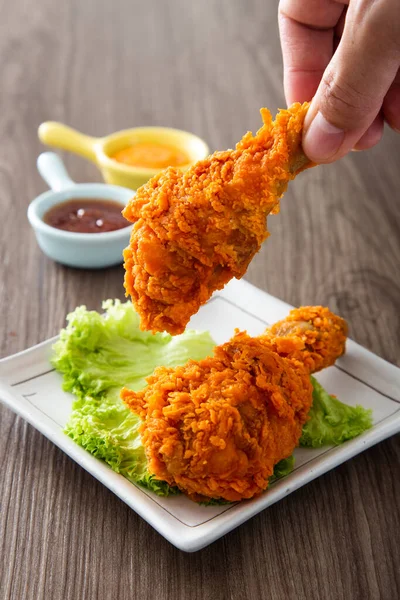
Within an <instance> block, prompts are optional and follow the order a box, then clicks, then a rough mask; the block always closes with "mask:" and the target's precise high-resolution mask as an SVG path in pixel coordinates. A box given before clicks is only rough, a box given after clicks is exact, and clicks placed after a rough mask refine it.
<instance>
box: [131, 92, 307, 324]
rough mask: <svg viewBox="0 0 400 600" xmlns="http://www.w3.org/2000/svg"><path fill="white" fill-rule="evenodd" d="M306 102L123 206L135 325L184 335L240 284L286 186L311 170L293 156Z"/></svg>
mask: <svg viewBox="0 0 400 600" xmlns="http://www.w3.org/2000/svg"><path fill="white" fill-rule="evenodd" d="M307 109H308V103H304V104H294V105H293V106H292V107H290V108H289V109H288V110H281V111H280V112H279V113H278V115H277V117H276V120H275V121H272V118H271V114H270V113H269V111H268V110H267V109H265V108H263V109H262V110H261V115H262V119H263V122H264V125H263V126H262V127H261V129H260V130H259V131H258V132H257V134H256V135H255V136H253V135H252V134H251V133H250V132H248V133H247V134H246V135H245V136H244V137H243V139H242V140H241V141H240V142H239V143H238V144H237V145H236V148H235V150H227V151H225V152H215V153H214V154H212V155H211V156H209V157H208V158H206V159H205V160H202V161H200V162H198V163H196V164H195V165H194V166H193V167H192V168H190V169H189V170H188V171H186V172H185V173H182V172H181V171H179V170H177V169H175V168H172V167H171V168H169V169H167V170H166V171H164V172H162V173H160V174H159V175H157V176H156V177H153V179H151V180H150V181H148V182H147V183H146V184H145V185H144V186H142V187H141V188H140V189H139V190H138V191H137V194H136V196H135V197H134V198H132V200H131V201H130V202H129V204H128V205H127V207H126V208H125V210H124V212H123V214H124V216H125V217H126V218H127V219H128V220H129V221H131V222H132V223H134V227H133V230H132V236H131V240H130V245H129V247H128V248H126V249H125V251H124V260H125V288H126V292H127V295H130V296H131V298H132V301H133V303H134V305H135V308H136V310H137V311H138V313H139V315H140V317H141V327H142V328H143V329H151V330H152V331H154V332H155V331H168V332H169V333H171V334H173V335H174V334H177V333H182V332H183V331H184V329H185V326H186V324H187V322H188V321H189V319H190V317H191V316H192V315H193V314H194V313H196V312H197V310H198V309H199V307H200V306H201V305H202V304H203V303H204V302H206V300H208V298H210V296H211V295H212V293H213V292H214V291H215V290H217V289H221V288H222V287H223V286H224V285H225V284H226V283H227V282H228V281H229V280H230V279H232V278H233V277H236V278H237V279H240V278H241V277H242V276H243V275H244V273H245V272H246V270H247V267H248V265H249V262H250V261H251V259H252V258H253V256H254V254H255V253H256V252H258V250H259V249H260V246H261V244H262V242H263V241H264V240H265V239H266V238H267V236H268V231H267V221H266V217H267V215H268V214H269V213H270V212H272V213H277V212H279V198H281V196H282V195H283V193H284V192H285V190H286V188H287V185H288V182H289V181H290V180H291V179H293V178H294V177H295V176H296V175H297V174H298V173H299V172H300V171H302V170H303V169H305V168H307V167H309V166H312V164H311V163H310V162H309V161H308V159H306V157H305V156H304V154H303V152H302V150H301V135H302V127H303V121H304V117H305V114H306V112H307Z"/></svg>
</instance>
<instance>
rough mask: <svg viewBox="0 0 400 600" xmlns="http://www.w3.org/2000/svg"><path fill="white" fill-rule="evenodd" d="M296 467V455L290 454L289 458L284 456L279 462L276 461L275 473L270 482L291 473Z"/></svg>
mask: <svg viewBox="0 0 400 600" xmlns="http://www.w3.org/2000/svg"><path fill="white" fill-rule="evenodd" d="M293 469H294V456H293V454H292V456H289V457H288V458H283V459H282V460H280V461H279V462H278V463H276V465H275V467H274V474H273V475H272V477H270V479H269V482H270V483H273V482H274V481H276V480H277V479H280V478H281V477H285V475H289V473H291V472H292V471H293Z"/></svg>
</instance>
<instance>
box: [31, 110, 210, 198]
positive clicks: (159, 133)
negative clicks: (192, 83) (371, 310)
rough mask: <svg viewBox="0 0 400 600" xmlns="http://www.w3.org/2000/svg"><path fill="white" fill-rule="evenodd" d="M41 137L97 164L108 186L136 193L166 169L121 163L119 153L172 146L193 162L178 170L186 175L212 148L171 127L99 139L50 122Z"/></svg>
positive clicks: (140, 129)
mask: <svg viewBox="0 0 400 600" xmlns="http://www.w3.org/2000/svg"><path fill="white" fill-rule="evenodd" d="M38 135H39V138H40V140H41V141H42V142H43V143H44V144H46V145H48V146H55V147H57V148H62V149H63V150H69V151H70V152H75V153H76V154H80V155H81V156H84V157H85V158H87V159H88V160H91V161H92V162H94V163H95V164H96V165H97V166H98V167H99V169H100V171H101V173H102V175H103V177H104V180H105V181H106V182H107V183H111V184H113V185H120V186H122V187H127V188H131V189H132V190H136V189H137V188H138V187H140V186H141V185H143V184H144V183H146V181H148V180H149V179H150V178H151V177H153V176H154V175H156V174H157V173H159V172H160V171H162V170H163V169H145V168H143V167H131V166H130V165H126V164H123V163H120V162H117V161H116V160H114V159H113V158H111V156H112V155H114V154H115V153H116V152H118V151H119V150H122V149H124V148H126V147H128V146H132V145H134V144H137V143H143V142H146V143H151V142H154V143H158V144H165V145H167V146H172V147H173V148H176V149H178V150H184V151H185V152H186V153H187V155H188V156H189V157H190V162H188V163H187V164H185V165H183V166H181V167H178V168H179V169H180V170H182V171H186V170H187V169H188V168H189V167H190V166H192V165H193V164H194V163H195V162H197V161H198V160H202V159H203V158H205V157H206V156H207V155H208V154H209V149H208V146H207V144H206V143H205V142H204V141H203V140H202V139H201V138H199V137H197V136H196V135H193V134H192V133H189V132H187V131H181V130H180V129H171V128H168V127H135V128H133V129H124V130H123V131H117V132H116V133H113V134H111V135H108V136H106V137H103V138H95V137H91V136H88V135H84V134H83V133H80V132H79V131H76V130H75V129H72V128H71V127H67V126H66V125H63V124H62V123H56V122H53V121H48V122H46V123H42V124H41V125H40V127H39V130H38Z"/></svg>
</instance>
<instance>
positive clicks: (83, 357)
mask: <svg viewBox="0 0 400 600" xmlns="http://www.w3.org/2000/svg"><path fill="white" fill-rule="evenodd" d="M103 308H104V310H105V315H101V314H99V313H98V312H96V311H94V310H92V311H88V310H86V307H85V306H79V307H78V308H77V309H76V310H74V312H72V313H70V314H69V315H68V316H67V321H68V325H67V327H66V328H65V329H63V330H62V331H61V333H60V338H59V340H58V341H57V342H56V343H55V344H54V346H53V351H54V355H53V358H52V360H51V362H52V364H53V366H54V367H55V368H56V369H57V371H59V372H60V373H62V374H63V376H64V382H63V389H64V390H66V391H68V392H72V393H73V394H75V395H76V396H81V395H82V394H89V395H90V396H93V397H97V396H99V395H100V394H102V393H103V392H105V391H108V390H109V389H110V388H119V389H120V388H121V387H123V386H127V387H129V388H130V389H133V390H139V389H141V388H143V387H144V386H145V385H146V381H145V379H146V377H148V376H149V375H151V373H152V372H153V371H154V368H155V367H156V366H160V365H163V366H165V367H174V366H177V365H182V364H184V363H185V362H186V361H187V360H188V359H189V358H192V359H194V360H200V359H202V358H205V357H206V356H207V355H209V354H211V353H212V350H213V347H214V346H215V342H214V341H213V339H212V338H211V336H210V334H209V333H208V332H202V333H199V332H197V331H190V330H189V331H185V333H183V334H182V335H178V336H175V337H172V336H171V335H169V334H168V333H156V334H155V335H153V334H152V333H150V332H148V331H141V330H140V328H139V321H140V319H139V316H138V314H137V313H136V312H135V310H134V308H133V306H132V304H131V303H130V302H125V303H121V302H120V301H119V300H115V301H113V300H106V301H105V302H103Z"/></svg>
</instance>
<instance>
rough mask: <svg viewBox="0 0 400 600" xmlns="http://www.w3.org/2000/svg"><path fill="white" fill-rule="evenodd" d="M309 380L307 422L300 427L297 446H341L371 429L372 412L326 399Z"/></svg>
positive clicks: (317, 385)
mask: <svg viewBox="0 0 400 600" xmlns="http://www.w3.org/2000/svg"><path fill="white" fill-rule="evenodd" d="M311 381H312V384H313V388H314V390H313V403H312V407H311V410H310V412H309V416H310V419H309V420H308V421H307V423H306V424H305V425H304V427H303V432H302V436H301V438H300V445H301V446H305V447H307V448H309V447H312V448H319V447H321V446H325V445H327V444H334V445H338V444H342V443H343V442H345V441H346V440H351V439H352V438H354V437H356V436H357V435H360V433H363V432H364V431H366V430H367V429H370V427H372V410H367V409H365V408H363V407H362V406H349V405H348V404H343V402H340V400H338V399H337V398H335V397H334V396H330V395H329V394H328V392H326V391H325V390H324V388H323V387H322V385H321V384H320V383H318V381H317V380H316V379H315V378H314V377H311Z"/></svg>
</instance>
